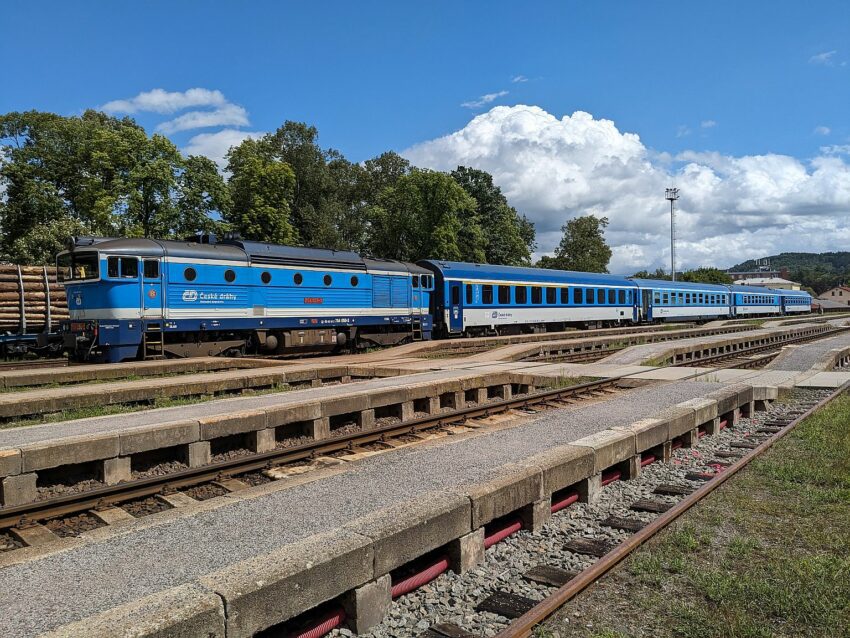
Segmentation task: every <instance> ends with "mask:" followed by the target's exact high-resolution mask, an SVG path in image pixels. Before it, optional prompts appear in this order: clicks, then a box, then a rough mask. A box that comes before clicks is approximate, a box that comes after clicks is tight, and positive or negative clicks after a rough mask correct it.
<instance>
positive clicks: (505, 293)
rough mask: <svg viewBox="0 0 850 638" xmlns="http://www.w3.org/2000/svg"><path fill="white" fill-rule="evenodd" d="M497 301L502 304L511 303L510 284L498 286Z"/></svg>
mask: <svg viewBox="0 0 850 638" xmlns="http://www.w3.org/2000/svg"><path fill="white" fill-rule="evenodd" d="M499 303H500V304H501V305H503V306H505V305H507V304H509V303H511V287H510V286H499Z"/></svg>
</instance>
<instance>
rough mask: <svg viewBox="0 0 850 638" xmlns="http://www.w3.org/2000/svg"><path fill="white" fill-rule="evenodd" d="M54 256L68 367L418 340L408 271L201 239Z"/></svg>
mask: <svg viewBox="0 0 850 638" xmlns="http://www.w3.org/2000/svg"><path fill="white" fill-rule="evenodd" d="M68 248H69V249H68V250H67V251H64V252H62V253H60V254H59V256H58V258H57V265H58V268H59V278H60V280H62V281H63V283H64V285H65V287H66V291H67V296H68V307H69V312H70V316H71V321H70V322H68V323H67V324H66V326H65V330H64V345H65V348H66V350H67V351H68V352H69V353H70V356H71V358H72V359H75V360H85V361H95V362H97V361H106V362H116V361H123V360H126V359H136V358H142V359H146V358H157V357H167V356H171V357H187V356H205V355H222V354H223V355H231V356H233V355H236V356H238V355H240V354H243V353H245V352H263V353H268V354H278V353H285V352H292V351H298V350H303V349H311V350H313V349H317V348H318V349H325V350H333V349H339V348H342V347H343V346H354V345H370V344H372V345H394V344H398V343H402V342H404V341H408V340H418V339H430V337H431V315H430V314H429V310H428V308H429V304H430V292H431V290H433V283H434V278H433V275H432V274H431V272H430V271H428V270H426V269H424V268H422V267H420V266H417V265H416V264H408V263H402V262H398V261H390V260H376V259H365V258H363V257H361V256H359V255H357V254H355V253H351V252H340V251H333V250H320V249H314V248H297V247H290V246H277V245H273V244H265V243H260V242H251V241H242V240H240V239H224V240H221V241H216V240H215V238H214V237H212V236H202V237H199V238H198V241H189V242H178V241H157V240H152V239H100V238H85V237H83V238H75V239H74V241H73V244H72V245H69V247H68Z"/></svg>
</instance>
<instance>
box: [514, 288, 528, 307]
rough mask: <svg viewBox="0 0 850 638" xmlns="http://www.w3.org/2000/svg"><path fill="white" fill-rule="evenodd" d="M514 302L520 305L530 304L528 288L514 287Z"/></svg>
mask: <svg viewBox="0 0 850 638" xmlns="http://www.w3.org/2000/svg"><path fill="white" fill-rule="evenodd" d="M514 301H515V302H516V303H518V304H524V303H528V288H526V287H525V286H514Z"/></svg>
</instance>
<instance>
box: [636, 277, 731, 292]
mask: <svg viewBox="0 0 850 638" xmlns="http://www.w3.org/2000/svg"><path fill="white" fill-rule="evenodd" d="M631 281H633V282H634V283H636V284H637V285H638V286H639V287H640V288H665V289H667V290H697V291H699V290H710V291H712V292H721V293H724V292H729V289H728V288H727V287H726V286H724V285H722V284H703V283H695V282H691V281H670V280H669V279H640V278H638V277H632V278H631Z"/></svg>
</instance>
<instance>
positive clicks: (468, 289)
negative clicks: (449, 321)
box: [452, 284, 472, 306]
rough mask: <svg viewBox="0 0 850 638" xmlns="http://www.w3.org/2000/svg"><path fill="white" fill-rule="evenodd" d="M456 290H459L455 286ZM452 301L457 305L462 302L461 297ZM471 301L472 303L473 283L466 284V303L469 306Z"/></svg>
mask: <svg viewBox="0 0 850 638" xmlns="http://www.w3.org/2000/svg"><path fill="white" fill-rule="evenodd" d="M454 290H457V288H455V289H454ZM452 303H454V304H455V305H457V304H459V303H460V299H458V300H457V301H453V302H452ZM471 303H472V284H466V305H467V306H468V305H470V304H471Z"/></svg>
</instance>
